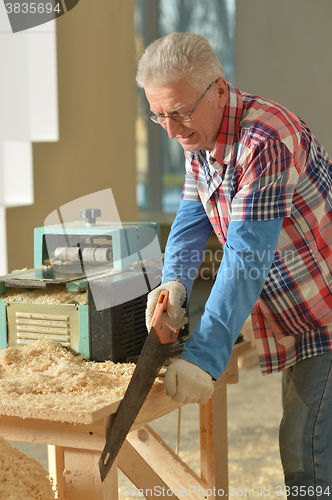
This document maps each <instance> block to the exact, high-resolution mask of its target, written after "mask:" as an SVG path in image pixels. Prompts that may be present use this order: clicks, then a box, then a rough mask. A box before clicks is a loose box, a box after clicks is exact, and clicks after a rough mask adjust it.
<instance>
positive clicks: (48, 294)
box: [0, 285, 87, 306]
mask: <svg viewBox="0 0 332 500" xmlns="http://www.w3.org/2000/svg"><path fill="white" fill-rule="evenodd" d="M86 296H87V294H86V292H84V293H81V292H68V290H67V288H66V285H49V286H48V287H47V288H39V289H32V288H16V287H14V288H9V289H8V290H7V291H6V293H5V294H4V295H1V296H0V300H3V301H5V302H7V303H11V302H29V303H34V304H78V305H80V306H84V305H85V304H86V303H87V298H86Z"/></svg>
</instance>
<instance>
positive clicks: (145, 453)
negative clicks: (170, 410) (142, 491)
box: [127, 425, 206, 500]
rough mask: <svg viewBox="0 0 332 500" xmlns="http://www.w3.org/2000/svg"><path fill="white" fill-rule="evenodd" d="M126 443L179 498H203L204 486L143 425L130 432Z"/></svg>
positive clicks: (151, 430) (156, 435) (184, 464)
mask: <svg viewBox="0 0 332 500" xmlns="http://www.w3.org/2000/svg"><path fill="white" fill-rule="evenodd" d="M127 440H128V442H129V443H130V444H131V445H132V446H133V447H134V448H135V450H136V451H137V452H138V453H139V454H140V456H142V457H143V458H144V460H145V461H146V462H147V464H148V465H149V466H150V467H151V468H152V469H153V470H154V471H156V472H158V475H159V476H160V478H161V479H162V480H163V481H164V482H165V483H166V484H167V485H168V488H169V489H170V490H172V491H173V492H175V493H178V494H179V495H180V497H181V498H182V497H183V496H187V495H189V494H190V497H191V498H193V499H194V500H198V499H199V498H204V490H205V486H206V485H205V484H204V483H203V481H202V480H201V479H200V478H199V477H198V476H197V474H195V472H194V471H193V470H192V469H191V468H190V467H189V466H188V465H187V464H186V463H185V462H183V461H182V460H181V459H180V458H179V457H178V455H176V454H175V453H174V452H173V450H172V449H171V448H170V447H169V446H168V445H167V444H166V443H165V442H164V441H163V440H162V439H161V437H160V436H158V434H156V433H155V432H154V431H153V429H151V427H149V426H148V425H145V426H144V427H141V428H139V429H135V430H134V431H132V432H130V433H129V435H128V437H127Z"/></svg>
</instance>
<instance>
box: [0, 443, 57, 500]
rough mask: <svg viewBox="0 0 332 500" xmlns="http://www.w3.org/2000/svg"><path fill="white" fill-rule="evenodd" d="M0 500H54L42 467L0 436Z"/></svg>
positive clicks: (49, 482)
mask: <svg viewBox="0 0 332 500" xmlns="http://www.w3.org/2000/svg"><path fill="white" fill-rule="evenodd" d="M0 498H1V500H54V491H53V489H52V484H51V481H50V478H49V475H48V472H47V471H46V470H45V469H44V467H43V466H42V465H41V464H40V463H39V462H37V460H35V459H33V458H29V457H28V456H26V455H25V454H24V453H22V452H20V451H19V450H17V449H16V448H12V447H11V445H10V444H9V443H7V441H6V440H5V439H4V438H3V437H2V436H0Z"/></svg>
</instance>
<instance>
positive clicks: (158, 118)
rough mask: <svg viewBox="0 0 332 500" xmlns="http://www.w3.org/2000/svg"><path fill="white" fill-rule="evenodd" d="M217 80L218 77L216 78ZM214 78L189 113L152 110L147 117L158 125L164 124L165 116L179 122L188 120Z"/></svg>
mask: <svg viewBox="0 0 332 500" xmlns="http://www.w3.org/2000/svg"><path fill="white" fill-rule="evenodd" d="M218 80H219V78H218ZM218 80H216V81H215V82H212V83H210V85H209V86H208V88H207V89H206V91H205V92H204V94H203V95H202V97H201V98H200V100H199V101H198V103H197V104H196V106H195V107H194V109H193V110H192V111H191V113H184V114H174V115H155V114H154V113H153V112H152V111H151V113H150V114H149V118H150V120H151V121H153V123H159V125H165V123H166V121H167V118H172V120H174V121H175V122H180V123H183V122H190V121H191V119H192V118H191V117H192V115H193V113H194V111H196V109H197V108H198V106H199V104H200V102H201V101H202V99H203V97H204V96H205V94H206V93H207V91H208V90H209V89H210V88H211V87H212V85H214V84H215V83H217V81H218Z"/></svg>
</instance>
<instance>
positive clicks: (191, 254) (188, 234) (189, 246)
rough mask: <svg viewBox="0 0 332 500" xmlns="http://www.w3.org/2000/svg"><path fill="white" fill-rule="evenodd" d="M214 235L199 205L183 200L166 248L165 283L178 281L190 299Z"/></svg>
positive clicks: (197, 202)
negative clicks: (209, 242) (208, 245)
mask: <svg viewBox="0 0 332 500" xmlns="http://www.w3.org/2000/svg"><path fill="white" fill-rule="evenodd" d="M211 233H212V226H211V223H210V221H209V219H208V217H207V215H206V212H205V210H204V208H203V205H202V203H201V202H200V201H188V200H182V201H181V203H180V207H179V210H178V211H177V214H176V217H175V220H174V222H173V224H172V227H171V231H170V234H169V237H168V240H167V245H166V248H165V259H164V267H163V278H162V283H167V281H173V280H179V281H181V282H182V283H183V284H184V286H185V287H186V290H187V300H188V298H189V296H190V293H191V289H192V286H193V282H194V280H195V278H196V276H197V271H198V268H199V266H200V264H201V262H202V260H203V257H204V252H205V250H206V245H207V242H208V240H209V238H210V236H211Z"/></svg>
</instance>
